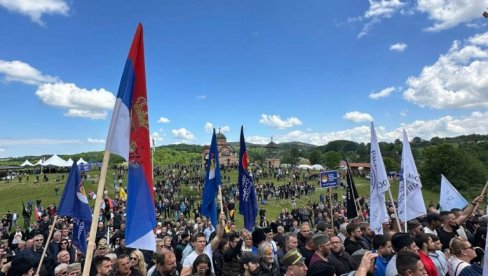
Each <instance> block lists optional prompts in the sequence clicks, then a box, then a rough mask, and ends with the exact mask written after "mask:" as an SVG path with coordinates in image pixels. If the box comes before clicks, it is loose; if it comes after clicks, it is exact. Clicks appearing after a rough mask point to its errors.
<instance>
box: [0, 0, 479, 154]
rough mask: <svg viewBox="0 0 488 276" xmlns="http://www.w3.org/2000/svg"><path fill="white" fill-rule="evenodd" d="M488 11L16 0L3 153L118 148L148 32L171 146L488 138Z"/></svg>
mask: <svg viewBox="0 0 488 276" xmlns="http://www.w3.org/2000/svg"><path fill="white" fill-rule="evenodd" d="M487 7H488V0H482V1H481V0H451V1H429V0H417V1H401V0H391V1H385V0H383V1H381V0H379V1H373V0H370V1H369V2H368V1H353V0H335V1H332V0H331V1H323V0H321V1H317V0H312V1H289V0H279V1H278V0H275V1H263V0H259V1H258V0H246V1H243V0H240V1H236V0H234V1H228V0H226V1H220V0H219V1H218V0H215V1H166V0H164V1H111V0H107V1H78V0H72V1H65V0H25V1H0V33H1V37H2V39H1V43H0V102H1V103H2V105H1V111H0V119H1V122H2V125H1V126H2V127H1V130H0V157H9V156H22V155H37V154H54V153H57V154H70V153H78V152H83V151H92V150H103V149H104V146H105V140H106V137H107V133H108V127H109V123H110V118H111V111H112V108H113V104H114V100H115V94H116V91H117V90H118V84H119V81H120V78H121V75H122V71H123V67H124V64H125V61H126V58H127V54H128V50H129V47H130V43H131V41H132V37H133V35H134V32H135V30H136V27H137V24H138V23H139V22H141V23H142V24H143V25H144V43H145V55H146V74H147V90H148V91H147V92H148V102H149V120H150V128H151V133H152V136H153V137H154V139H155V141H156V144H157V145H164V144H173V143H191V144H202V145H203V144H209V142H210V138H211V134H210V132H211V129H212V127H215V128H220V129H221V131H222V132H223V133H224V134H225V135H226V136H227V138H228V140H229V141H238V138H239V129H240V126H241V125H244V128H245V135H246V140H247V141H248V142H254V143H268V142H269V141H270V138H271V137H273V140H274V141H275V142H286V141H301V142H305V143H311V144H315V145H323V144H326V143H328V142H330V141H332V140H337V139H348V140H353V141H357V142H369V140H370V129H369V125H370V121H374V123H375V126H376V128H377V135H378V139H379V141H393V140H395V139H397V138H401V135H402V129H403V128H405V129H406V130H407V132H408V134H409V137H410V138H413V137H415V136H419V137H421V138H423V139H430V138H432V137H434V136H438V137H452V136H458V135H464V134H471V133H478V134H487V133H488V112H487V107H488V32H486V27H487V23H488V19H484V18H483V17H482V16H481V14H482V13H483V11H484V10H485V9H486V8H487Z"/></svg>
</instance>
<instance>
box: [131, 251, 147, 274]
mask: <svg viewBox="0 0 488 276" xmlns="http://www.w3.org/2000/svg"><path fill="white" fill-rule="evenodd" d="M130 266H131V267H134V268H137V269H138V270H139V271H140V272H141V274H142V276H146V275H147V265H146V263H145V262H144V255H143V254H142V252H141V251H140V250H134V251H132V252H131V253H130Z"/></svg>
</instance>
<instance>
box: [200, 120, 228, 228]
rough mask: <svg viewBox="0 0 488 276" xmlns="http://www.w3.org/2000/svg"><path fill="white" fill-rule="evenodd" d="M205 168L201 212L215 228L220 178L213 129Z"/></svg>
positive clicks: (217, 149) (217, 151) (217, 150)
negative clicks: (216, 200) (216, 199)
mask: <svg viewBox="0 0 488 276" xmlns="http://www.w3.org/2000/svg"><path fill="white" fill-rule="evenodd" d="M206 170H207V173H206V175H205V182H204V184H203V200H202V211H201V213H202V215H204V216H206V217H208V218H210V221H212V225H213V226H214V228H217V204H216V202H215V198H216V196H217V192H218V191H219V188H220V184H221V182H222V181H221V180H222V178H221V175H220V163H219V148H218V147H217V137H216V135H215V129H214V130H213V135H212V142H211V143H210V149H209V152H208V158H207V164H206ZM220 211H221V212H223V208H222V198H220Z"/></svg>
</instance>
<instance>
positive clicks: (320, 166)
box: [312, 164, 324, 171]
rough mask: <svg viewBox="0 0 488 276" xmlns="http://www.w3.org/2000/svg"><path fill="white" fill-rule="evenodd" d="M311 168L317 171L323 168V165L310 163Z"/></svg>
mask: <svg viewBox="0 0 488 276" xmlns="http://www.w3.org/2000/svg"><path fill="white" fill-rule="evenodd" d="M312 169H314V170H318V171H319V170H323V169H324V167H323V166H322V165H319V164H314V165H312Z"/></svg>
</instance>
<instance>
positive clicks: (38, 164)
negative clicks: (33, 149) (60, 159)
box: [34, 158, 44, 166]
mask: <svg viewBox="0 0 488 276" xmlns="http://www.w3.org/2000/svg"><path fill="white" fill-rule="evenodd" d="M42 165H44V164H43V162H42V158H41V159H39V161H37V163H35V164H34V166H42Z"/></svg>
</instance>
